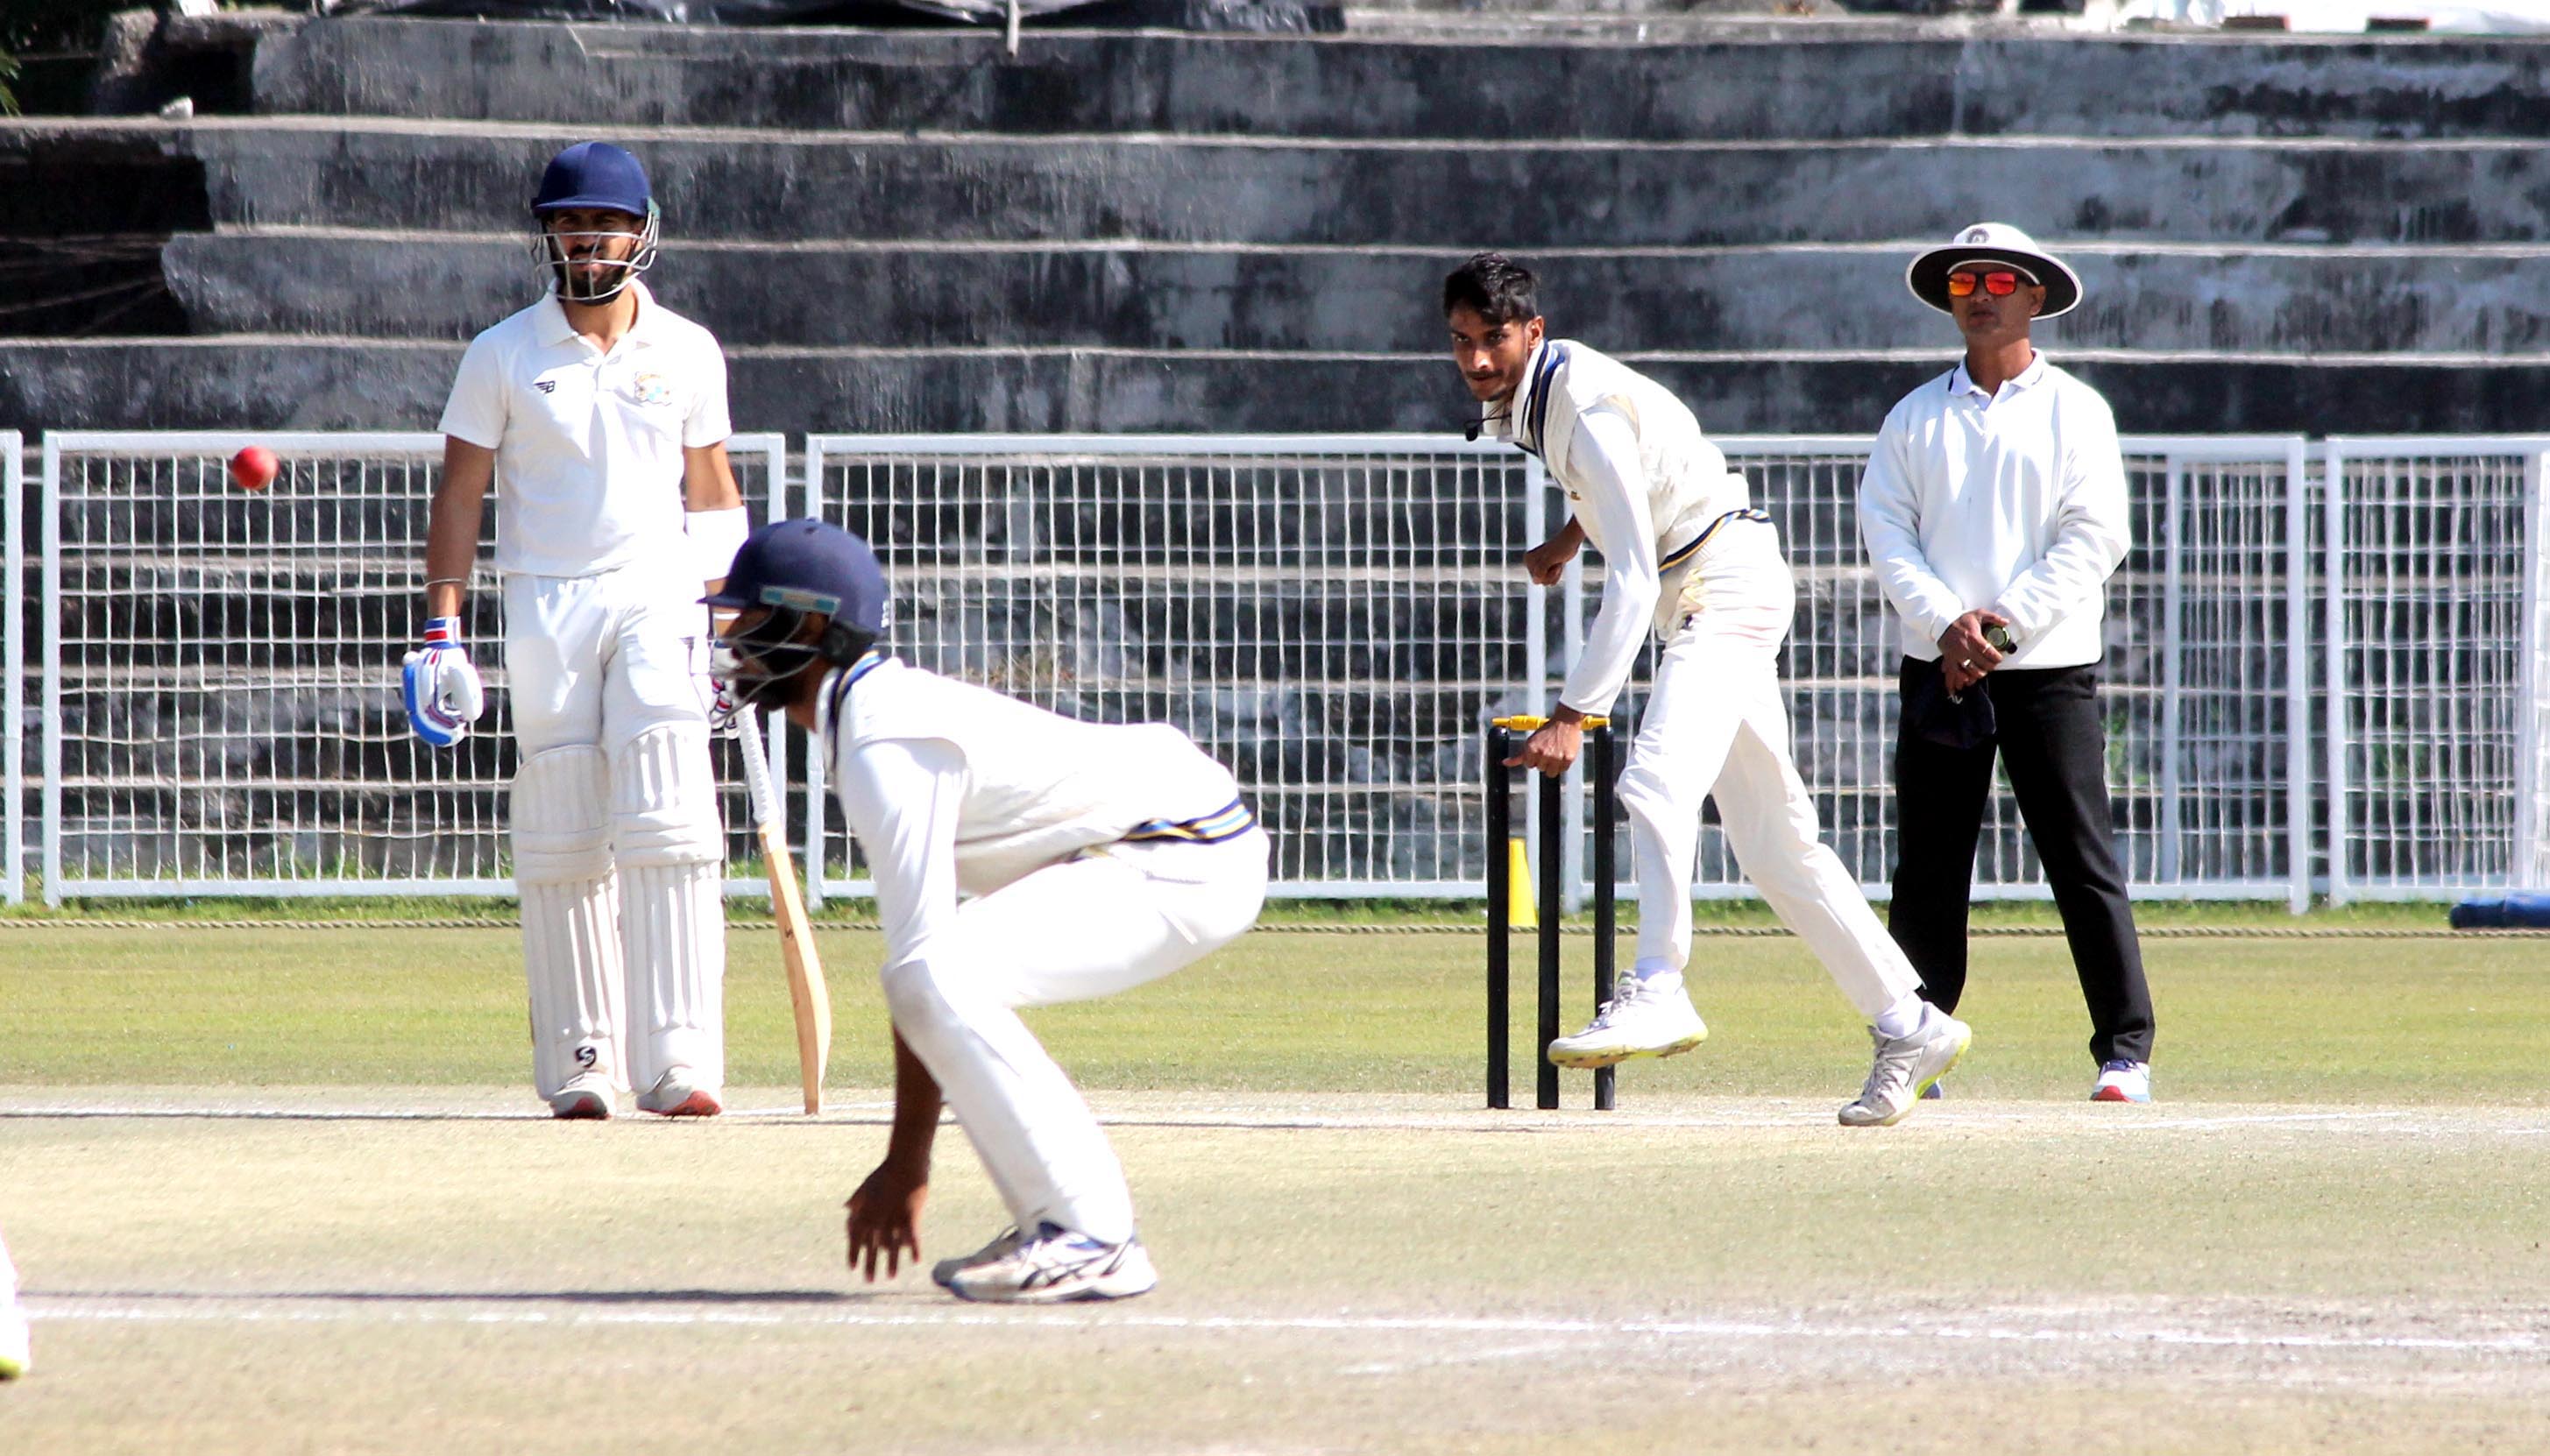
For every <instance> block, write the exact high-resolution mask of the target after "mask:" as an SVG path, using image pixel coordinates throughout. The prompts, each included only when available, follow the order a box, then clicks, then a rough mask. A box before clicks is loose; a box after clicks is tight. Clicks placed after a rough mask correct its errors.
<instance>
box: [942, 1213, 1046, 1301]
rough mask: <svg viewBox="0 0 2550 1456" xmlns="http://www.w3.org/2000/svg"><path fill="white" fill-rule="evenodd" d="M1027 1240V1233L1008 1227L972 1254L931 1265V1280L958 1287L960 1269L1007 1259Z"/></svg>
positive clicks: (947, 1287) (945, 1286)
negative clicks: (957, 1276) (957, 1279)
mask: <svg viewBox="0 0 2550 1456" xmlns="http://www.w3.org/2000/svg"><path fill="white" fill-rule="evenodd" d="M1026 1240H1027V1235H1025V1234H1023V1233H1021V1232H1019V1231H1018V1230H1017V1229H1015V1228H1011V1229H1006V1230H1004V1231H1003V1232H1002V1233H1001V1234H1000V1236H999V1237H997V1238H994V1239H993V1240H992V1241H991V1242H990V1243H987V1244H985V1245H983V1246H982V1247H981V1248H979V1249H976V1250H975V1251H974V1252H972V1253H970V1254H960V1255H958V1256H957V1257H955V1258H953V1259H941V1260H939V1261H938V1262H937V1263H935V1264H932V1265H931V1266H930V1282H931V1283H932V1284H934V1285H936V1286H938V1287H939V1288H940V1289H953V1288H955V1287H956V1275H957V1272H958V1271H959V1270H964V1269H971V1268H973V1267H974V1266H975V1265H977V1264H989V1263H990V1262H992V1261H993V1260H994V1259H1006V1258H1008V1257H1009V1256H1010V1252H1011V1251H1012V1250H1014V1249H1016V1248H1017V1247H1018V1246H1019V1245H1020V1244H1021V1243H1024V1242H1025V1241H1026Z"/></svg>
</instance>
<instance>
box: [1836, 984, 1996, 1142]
mask: <svg viewBox="0 0 2550 1456" xmlns="http://www.w3.org/2000/svg"><path fill="white" fill-rule="evenodd" d="M1868 1039H1869V1040H1870V1041H1872V1042H1875V1043H1876V1044H1877V1062H1876V1065H1874V1066H1872V1067H1870V1068H1869V1069H1868V1082H1867V1085H1865V1086H1863V1087H1861V1088H1860V1089H1859V1101H1857V1102H1854V1103H1851V1104H1849V1105H1848V1106H1846V1107H1844V1108H1843V1109H1842V1110H1841V1124H1842V1125H1843V1126H1844V1127H1892V1126H1894V1125H1895V1124H1896V1123H1898V1122H1901V1121H1903V1120H1904V1115H1905V1114H1907V1113H1909V1112H1911V1111H1913V1103H1914V1102H1916V1101H1918V1100H1919V1098H1920V1096H1921V1094H1922V1093H1924V1092H1927V1091H1929V1090H1930V1088H1931V1087H1932V1086H1933V1085H1934V1084H1936V1083H1937V1082H1938V1080H1939V1079H1940V1078H1941V1077H1942V1076H1944V1075H1946V1073H1947V1070H1948V1069H1949V1068H1950V1067H1953V1066H1955V1065H1956V1064H1957V1058H1959V1057H1961V1056H1964V1055H1965V1054H1966V1048H1967V1047H1968V1046H1971V1045H1973V1044H1974V1039H1975V1033H1974V1028H1973V1027H1971V1026H1968V1025H1967V1024H1966V1023H1965V1022H1963V1021H1960V1020H1958V1019H1956V1018H1954V1017H1952V1016H1949V1015H1948V1014H1947V1013H1946V1012H1943V1011H1941V1010H1939V1009H1938V1008H1937V1007H1935V1006H1932V1007H1924V1008H1922V1009H1921V1024H1920V1025H1918V1026H1915V1027H1913V1029H1912V1030H1911V1031H1910V1032H1908V1033H1906V1034H1905V1035H1902V1036H1892V1037H1890V1036H1886V1035H1884V1034H1882V1033H1880V1032H1879V1031H1878V1029H1877V1028H1876V1027H1875V1026H1871V1027H1869V1028H1868Z"/></svg>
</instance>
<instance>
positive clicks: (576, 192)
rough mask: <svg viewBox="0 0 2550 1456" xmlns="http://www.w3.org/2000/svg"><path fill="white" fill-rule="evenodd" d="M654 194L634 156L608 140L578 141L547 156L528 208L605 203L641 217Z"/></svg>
mask: <svg viewBox="0 0 2550 1456" xmlns="http://www.w3.org/2000/svg"><path fill="white" fill-rule="evenodd" d="M654 196H655V194H654V191H653V189H651V188H650V187H648V186H647V185H646V169H645V168H644V167H643V166H640V165H639V164H638V158H636V157H634V156H631V155H630V154H629V153H628V152H626V151H624V150H622V149H621V148H619V147H617V146H612V145H611V144H610V143H608V142H578V143H577V144H575V145H574V146H570V147H568V148H567V149H566V150H564V151H561V152H559V153H558V154H557V155H555V156H553V157H550V158H549V164H548V167H547V169H546V170H544V171H542V172H541V173H540V190H539V192H537V193H534V194H533V196H532V211H533V212H535V213H543V214H545V213H553V212H561V211H564V210H565V209H567V208H571V207H607V208H610V209H611V210H612V211H614V212H624V213H627V214H629V215H630V216H631V217H633V218H642V217H644V216H646V210H647V208H648V207H650V206H651V205H652V204H653V202H654Z"/></svg>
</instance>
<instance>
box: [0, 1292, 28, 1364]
mask: <svg viewBox="0 0 2550 1456" xmlns="http://www.w3.org/2000/svg"><path fill="white" fill-rule="evenodd" d="M26 1373H27V1311H26V1310H22V1309H20V1308H18V1302H17V1301H16V1300H11V1301H10V1302H9V1303H7V1304H5V1305H0V1380H16V1379H17V1378H18V1377H20V1376H22V1375H25V1374H26Z"/></svg>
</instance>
